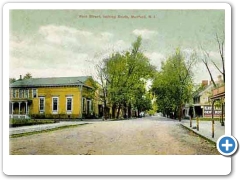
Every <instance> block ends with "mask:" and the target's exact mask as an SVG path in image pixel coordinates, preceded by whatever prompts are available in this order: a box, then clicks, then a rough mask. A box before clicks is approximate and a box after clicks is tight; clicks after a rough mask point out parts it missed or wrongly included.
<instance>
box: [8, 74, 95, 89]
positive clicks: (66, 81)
mask: <svg viewBox="0 0 240 180" xmlns="http://www.w3.org/2000/svg"><path fill="white" fill-rule="evenodd" d="M89 78H92V77H91V76H79V77H50V78H30V79H22V80H17V81H16V82H14V83H12V84H10V87H50V86H67V85H73V86H74V85H75V86H77V85H81V84H84V83H85V82H86V80H87V79H89Z"/></svg>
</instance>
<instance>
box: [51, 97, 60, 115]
mask: <svg viewBox="0 0 240 180" xmlns="http://www.w3.org/2000/svg"><path fill="white" fill-rule="evenodd" d="M58 103H59V99H58V97H53V98H52V112H53V114H58Z"/></svg>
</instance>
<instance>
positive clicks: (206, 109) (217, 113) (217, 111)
mask: <svg viewBox="0 0 240 180" xmlns="http://www.w3.org/2000/svg"><path fill="white" fill-rule="evenodd" d="M221 115H222V110H221V108H219V107H216V106H215V107H214V116H221ZM204 116H212V106H204Z"/></svg>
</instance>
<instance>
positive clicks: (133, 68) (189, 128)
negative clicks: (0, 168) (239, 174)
mask: <svg viewBox="0 0 240 180" xmlns="http://www.w3.org/2000/svg"><path fill="white" fill-rule="evenodd" d="M3 21H4V45H6V46H4V64H5V65H4V66H5V68H6V69H5V71H6V73H4V76H5V83H7V87H6V91H5V94H4V98H5V99H4V106H6V111H4V113H5V118H8V119H9V121H5V122H4V125H5V129H4V133H5V138H6V139H5V144H4V146H5V151H4V155H5V157H6V158H5V159H8V162H6V160H5V162H4V166H5V167H6V168H5V169H6V172H5V173H6V174H9V175H11V174H12V175H13V174H32V175H34V174H39V172H41V173H42V174H47V175H48V174H59V175H62V174H66V175H69V174H71V175H75V174H76V175H96V174H97V175H117V174H123V175H124V174H125V175H167V174H169V175H180V174H182V175H184V174H185V175H186V174H192V175H196V174H205V175H226V174H228V173H229V172H230V171H231V158H227V157H225V156H230V155H232V154H234V152H235V151H236V149H237V141H236V140H235V138H233V137H230V135H231V58H230V57H231V54H230V53H231V8H230V6H229V5H228V4H223V3H218V4H211V3H210V4H190V3H187V4H184V3H183V4H164V3H163V4H161V3H137V4H134V3H128V4H127V3H116V4H111V3H79V4H71V3H70V4H61V3H59V4H51V3H50V4H44V3H43V4H37V3H36V4H34V3H33V4H25V3H23V4H17V3H10V4H7V5H5V6H4V20H3ZM225 73H226V75H225ZM225 135H229V136H225ZM220 137H221V138H220ZM6 141H7V142H6ZM19 155H21V156H19ZM23 155H24V156H23ZM26 155H28V156H26ZM29 155H35V156H29ZM43 155H57V156H43ZM73 155H74V156H73ZM86 155H92V156H86ZM119 155H121V156H119ZM147 155H151V156H147ZM200 155H201V156H200ZM222 155H225V156H222ZM46 159H48V163H47V164H45V165H44V167H41V168H34V169H32V168H31V167H29V165H30V164H31V166H32V164H34V167H36V166H38V167H40V166H41V163H42V162H43V161H44V160H46ZM206 160H207V161H208V163H207V164H206V166H204V167H203V166H202V165H201V163H197V164H195V163H194V162H195V161H198V162H204V161H206ZM60 161H64V164H71V165H70V167H69V168H68V169H67V170H66V168H65V166H62V165H61V163H60V164H59V162H60ZM20 162H21V163H24V164H25V165H24V166H23V165H19V163H20ZM36 162H37V163H36ZM140 162H143V163H140ZM102 163H104V164H105V165H104V166H108V167H109V165H106V164H111V165H110V166H113V167H114V169H113V168H110V169H111V170H109V169H108V170H106V169H104V168H103V167H104V166H103V165H102ZM122 163H124V164H125V165H124V166H121V164H122ZM192 163H194V164H195V165H196V167H189V164H192ZM76 165H77V166H76ZM185 165H187V166H188V168H190V169H191V170H190V171H189V169H186V168H185ZM195 165H194V166H195ZM200 165H201V166H200ZM220 165H221V166H220ZM26 166H28V167H29V169H31V171H30V170H29V169H27V168H25V167H26ZM52 166H54V167H57V168H55V169H54V168H53V171H51V172H47V169H48V168H50V167H52ZM148 166H151V169H148V170H146V169H147V168H146V167H148ZM213 166H214V167H217V168H215V169H213V168H212V167H213ZM90 167H91V168H90ZM132 167H134V170H131V171H129V168H132ZM89 168H90V169H91V172H90V171H89ZM119 168H120V169H121V171H120V170H119ZM20 169H21V170H20ZM79 169H81V171H79ZM160 169H162V170H161V171H160ZM210 169H211V171H210Z"/></svg>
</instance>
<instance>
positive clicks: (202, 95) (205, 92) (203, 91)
mask: <svg viewBox="0 0 240 180" xmlns="http://www.w3.org/2000/svg"><path fill="white" fill-rule="evenodd" d="M215 83H216V84H217V86H222V85H223V80H222V78H221V75H220V76H218V80H217V81H216V82H215ZM213 89H215V88H214V85H213V83H212V82H211V81H210V82H208V80H203V81H202V84H201V86H200V87H199V89H197V90H196V91H195V92H194V93H193V101H192V102H193V103H192V104H191V105H190V104H186V105H185V107H184V108H183V116H185V117H189V116H192V117H196V116H198V117H211V116H212V104H211V97H212V96H213ZM221 114H222V110H221V107H218V106H215V108H214V117H220V115H221Z"/></svg>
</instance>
